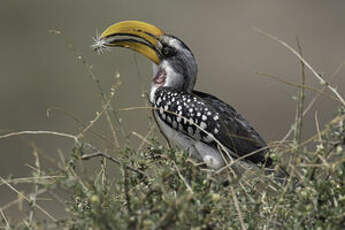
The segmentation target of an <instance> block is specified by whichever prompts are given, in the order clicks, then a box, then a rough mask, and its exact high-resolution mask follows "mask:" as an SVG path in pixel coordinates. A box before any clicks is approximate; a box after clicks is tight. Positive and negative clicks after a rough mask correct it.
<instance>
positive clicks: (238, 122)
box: [193, 90, 272, 167]
mask: <svg viewBox="0 0 345 230" xmlns="http://www.w3.org/2000/svg"><path fill="white" fill-rule="evenodd" d="M193 94H194V95H196V96H198V97H199V98H201V99H202V100H203V101H205V103H207V104H208V105H210V106H212V108H214V109H215V111H217V112H218V113H219V114H220V119H221V121H222V124H223V125H225V126H226V128H227V132H228V135H227V136H228V137H229V138H224V137H223V138H222V137H221V138H222V144H223V145H225V146H226V147H228V148H229V149H230V150H231V151H233V152H235V153H237V154H238V155H240V156H243V155H248V154H249V155H248V157H246V159H247V160H249V161H251V162H253V163H256V164H257V163H262V164H264V165H265V166H266V167H269V166H271V164H272V159H271V158H270V157H269V156H267V154H268V152H269V149H268V148H267V145H266V143H265V141H264V140H263V139H262V137H261V136H260V135H259V133H257V132H256V131H255V129H254V128H253V127H252V126H251V125H250V124H249V122H248V121H247V120H246V119H245V118H244V117H243V116H242V115H241V114H239V113H238V112H237V111H236V110H235V109H234V108H233V107H232V106H230V105H228V104H226V103H225V102H223V101H222V100H220V99H218V98H217V97H215V96H212V95H210V94H207V93H203V92H199V91H196V90H194V91H193ZM259 149H262V151H259V152H257V153H255V154H250V153H253V152H255V151H258V150H259Z"/></svg>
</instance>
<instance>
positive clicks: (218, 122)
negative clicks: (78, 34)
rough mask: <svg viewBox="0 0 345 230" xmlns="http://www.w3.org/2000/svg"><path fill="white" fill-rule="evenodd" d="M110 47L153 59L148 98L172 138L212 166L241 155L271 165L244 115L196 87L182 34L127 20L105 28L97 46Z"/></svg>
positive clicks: (193, 66)
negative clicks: (169, 32) (180, 35)
mask: <svg viewBox="0 0 345 230" xmlns="http://www.w3.org/2000/svg"><path fill="white" fill-rule="evenodd" d="M119 36H130V37H131V38H127V39H126V38H121V39H120V38H119ZM138 38H139V39H138ZM106 46H121V47H126V48H130V49H133V50H135V51H137V52H139V53H141V54H143V55H144V56H146V57H148V58H149V59H150V60H151V61H152V62H153V63H154V64H153V66H154V68H153V79H152V87H151V92H150V98H149V100H150V102H151V104H152V106H153V114H154V117H155V120H156V121H157V124H158V126H159V127H160V129H161V131H162V133H163V134H164V136H165V137H166V138H168V140H169V142H170V143H172V144H174V145H176V146H178V147H180V148H181V149H183V150H185V151H186V152H189V153H190V154H191V155H192V156H193V157H194V158H196V159H198V160H200V161H202V162H205V163H206V165H207V166H208V167H209V168H212V169H220V168H222V167H224V166H227V164H228V163H230V162H231V161H232V160H233V159H238V158H240V160H243V161H246V162H249V163H253V164H262V165H264V166H265V167H270V166H271V164H272V160H271V158H270V157H269V155H268V152H269V150H268V148H267V146H266V143H265V142H264V140H263V139H262V138H261V136H260V135H259V134H258V133H257V132H256V131H255V130H254V128H253V127H252V126H251V125H250V124H249V122H248V121H246V120H245V119H244V117H243V116H242V115H240V114H239V113H238V112H237V111H236V110H235V109H234V108H233V107H231V106H230V105H228V104H226V103H225V102H223V101H222V100H220V99H218V98H217V97H215V96H212V95H209V94H207V93H203V92H199V91H195V90H193V89H194V85H195V81H196V77H197V63H196V60H195V57H194V55H193V54H192V52H191V50H190V49H189V48H188V47H187V46H186V45H185V44H184V43H183V42H182V41H181V40H180V39H178V38H176V37H175V36H172V35H167V34H165V33H164V32H163V31H162V30H160V29H159V28H157V27H155V26H153V25H150V24H147V23H143V22H139V21H125V22H120V23H117V24H114V25H112V26H110V27H109V28H108V29H107V30H106V31H104V32H103V34H102V35H101V37H100V38H99V39H98V40H97V44H96V48H103V47H106Z"/></svg>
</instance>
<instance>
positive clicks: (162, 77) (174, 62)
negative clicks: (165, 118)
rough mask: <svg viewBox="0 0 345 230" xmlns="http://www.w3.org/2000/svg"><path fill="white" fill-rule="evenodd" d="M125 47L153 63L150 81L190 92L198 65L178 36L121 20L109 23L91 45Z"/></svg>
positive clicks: (139, 22)
mask: <svg viewBox="0 0 345 230" xmlns="http://www.w3.org/2000/svg"><path fill="white" fill-rule="evenodd" d="M93 47H94V48H95V49H96V50H98V51H102V50H103V49H104V48H107V47H125V48H129V49H132V50H134V51H136V52H138V53H141V54H142V55H144V56H145V57H147V58H149V59H150V60H151V61H152V62H153V63H154V65H153V66H154V68H153V79H152V84H153V86H154V87H156V88H157V87H162V86H169V87H173V88H176V89H180V90H184V91H188V92H190V91H191V90H192V89H193V87H194V85H195V80H196V75H197V64H196V60H195V58H194V56H193V54H192V52H191V50H190V49H189V48H188V47H187V46H186V45H185V44H184V43H183V42H182V41H181V40H180V39H178V38H177V37H175V36H172V35H168V34H165V33H164V32H163V31H162V30H161V29H159V28H158V27H156V26H153V25H151V24H148V23H145V22H141V21H123V22H119V23H116V24H113V25H111V26H109V27H108V28H107V29H106V30H105V31H104V32H103V33H102V34H101V35H100V36H99V37H98V38H96V41H95V44H94V46H93Z"/></svg>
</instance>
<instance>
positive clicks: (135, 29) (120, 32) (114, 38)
mask: <svg viewBox="0 0 345 230" xmlns="http://www.w3.org/2000/svg"><path fill="white" fill-rule="evenodd" d="M163 34H164V32H163V31H162V30H161V29H159V28H158V27H156V26H154V25H151V24H149V23H146V22H141V21H123V22H119V23H115V24H113V25H111V26H109V27H108V28H107V29H106V30H105V31H104V32H103V33H102V34H101V36H100V37H99V38H98V41H97V43H99V44H100V45H99V46H100V47H104V46H105V47H115V46H119V47H125V48H129V49H132V50H134V51H136V52H138V53H141V54H142V55H144V56H145V57H147V58H149V59H150V60H151V61H152V62H154V63H156V64H159V62H160V58H159V52H158V50H157V45H158V43H159V38H160V37H161V36H162V35H163ZM121 36H127V37H130V38H119V37H121ZM137 39H139V40H137ZM96 48H97V47H96Z"/></svg>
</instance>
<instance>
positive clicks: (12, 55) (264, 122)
mask: <svg viewBox="0 0 345 230" xmlns="http://www.w3.org/2000/svg"><path fill="white" fill-rule="evenodd" d="M344 12H345V1H344V0H330V1H324V0H302V1H301V0H291V1H287V0H262V1H254V0H227V1H225V0H223V1H196V0H194V1H191V0H189V1H153V0H145V1H141V0H135V1H126V0H102V1H84V0H73V1H70V0H55V1H52V0H51V1H43V0H26V1H20V0H2V2H1V7H0V31H1V36H0V133H1V134H4V133H6V132H8V131H14V130H55V131H61V132H68V133H77V130H76V125H75V123H74V122H73V121H72V120H71V119H70V118H68V117H67V116H65V115H64V114H63V113H61V112H58V111H53V112H52V114H51V116H50V117H49V118H48V117H47V116H46V110H47V109H48V108H49V107H52V106H58V107H61V108H63V109H64V110H65V111H68V112H70V113H73V114H74V115H76V116H77V117H78V118H79V119H80V120H82V121H85V122H86V121H89V120H92V119H93V118H94V117H95V114H96V111H100V110H101V109H100V100H99V94H98V91H97V88H96V85H95V83H94V82H93V81H92V80H90V78H89V76H88V72H87V69H86V68H85V65H83V64H82V63H81V62H80V60H78V58H77V56H78V55H82V56H83V57H84V58H85V59H86V60H87V61H88V63H90V64H92V65H93V70H94V72H95V73H96V76H97V77H98V79H100V81H101V85H102V86H103V87H104V88H105V90H106V92H107V91H108V89H109V88H110V86H111V84H112V83H113V82H114V78H113V76H114V75H115V73H116V72H117V71H118V72H120V74H121V80H122V82H123V86H122V87H121V89H120V91H119V92H118V96H117V97H116V99H115V101H114V102H113V106H114V107H115V108H124V107H130V106H142V105H144V100H143V98H141V95H142V93H143V92H144V90H148V89H149V87H150V78H151V64H150V63H149V62H148V61H147V60H146V59H145V58H143V57H142V56H139V55H136V54H134V53H133V52H131V51H128V50H125V49H113V50H112V51H111V52H107V53H106V54H104V55H101V56H99V55H97V54H96V53H95V52H94V51H93V50H92V49H90V45H91V44H92V37H93V36H94V35H95V34H96V30H98V31H102V30H104V29H105V28H106V27H107V26H108V25H110V24H112V23H114V22H118V21H121V20H126V19H137V20H143V21H146V22H149V23H152V24H154V25H157V26H159V27H160V28H162V29H163V30H165V31H166V32H169V33H171V34H174V35H176V36H178V37H180V38H181V39H182V40H184V41H185V42H186V43H187V44H188V45H189V47H190V48H191V49H192V50H193V51H194V54H195V56H196V57H197V60H198V63H199V78H198V81H197V85H196V88H197V89H199V90H202V91H207V92H209V93H212V94H215V95H217V96H218V97H220V98H222V99H223V100H225V101H226V102H228V103H230V104H232V105H233V106H234V107H236V108H237V109H238V110H239V111H240V112H241V113H242V114H243V115H244V116H245V117H246V118H247V119H248V120H249V121H250V122H251V123H252V124H253V125H254V127H255V128H256V129H257V130H258V131H259V132H260V133H261V134H262V136H263V137H264V138H265V139H266V140H267V142H271V141H275V140H279V139H281V138H282V137H283V136H284V135H285V134H286V132H287V131H288V129H289V128H290V126H291V125H292V122H293V120H294V114H295V107H296V101H295V100H293V97H294V96H295V95H297V89H296V88H292V87H289V86H287V85H284V84H282V83H279V82H277V81H274V80H272V79H267V78H263V77H260V76H258V75H257V74H256V72H264V73H269V74H272V75H276V76H279V77H281V78H284V79H285V80H289V81H294V82H296V81H300V64H299V62H298V60H297V59H296V58H295V57H294V56H293V55H292V54H291V53H290V52H289V51H287V50H286V49H284V48H282V47H281V46H280V45H279V44H278V43H276V42H274V41H272V40H270V39H268V38H266V37H264V36H263V35H261V34H258V33H257V32H255V31H254V30H253V29H252V27H253V26H256V27H258V28H261V29H263V30H264V31H266V32H269V33H271V34H273V35H275V36H278V37H279V38H281V39H282V40H284V41H286V42H288V43H289V44H291V45H292V46H293V47H296V40H295V39H296V36H298V37H299V39H300V41H301V44H302V47H303V50H304V55H305V57H306V59H307V60H308V61H309V62H310V63H311V64H312V66H313V67H315V68H316V70H317V71H319V72H320V73H324V74H325V78H326V79H328V77H329V76H330V75H331V74H332V73H333V72H334V71H335V69H336V68H337V67H338V66H339V65H340V64H341V63H342V62H344V60H345V45H344V43H345V13H344ZM50 30H58V31H61V34H60V35H57V34H54V33H53V34H52V33H49V31H50ZM71 45H72V46H73V48H70V46H71ZM73 50H77V51H73ZM344 74H345V70H342V71H340V73H339V74H338V76H337V78H336V80H335V82H334V85H337V86H338V88H339V91H340V92H341V93H344V90H343V88H344V86H345V85H344V83H345V82H344V77H343V76H344ZM307 84H308V85H311V86H314V87H319V82H318V81H317V80H316V79H315V78H314V76H312V75H311V74H310V72H307ZM313 95H314V94H313V93H310V92H309V91H307V98H306V101H307V102H308V101H310V99H311V98H312V96H313ZM315 111H317V112H318V118H319V121H320V123H321V124H324V123H325V122H327V121H328V120H329V119H331V118H332V116H333V115H334V114H335V111H336V103H335V102H334V101H332V100H330V99H328V98H325V97H322V98H321V99H320V100H318V102H317V104H316V105H315V107H314V110H312V111H311V112H310V113H309V115H308V116H307V117H306V121H305V123H304V133H303V136H304V138H307V137H309V136H311V135H313V134H314V133H315V121H314V114H315ZM121 117H122V118H123V121H124V125H125V127H126V129H127V130H128V131H137V132H138V133H141V134H145V133H146V132H147V129H148V125H147V124H148V122H147V112H146V111H142V110H137V111H131V112H122V113H121ZM103 128H104V130H105V129H106V128H107V124H106V123H105V122H103V123H102V122H101V123H100V124H98V126H97V128H96V131H97V132H100V133H103V134H106V135H110V134H109V132H108V131H104V132H103ZM134 139H135V138H134ZM32 143H34V144H35V145H36V146H37V147H38V148H39V149H40V151H41V152H44V153H45V154H46V155H49V156H50V157H52V158H53V159H57V158H58V157H57V155H58V154H57V153H58V151H59V150H61V151H62V152H64V153H65V154H68V153H69V152H70V150H71V147H72V144H73V143H72V142H71V141H70V140H66V139H64V138H59V137H52V136H21V137H12V138H8V139H3V140H0V153H1V159H0V176H1V177H8V176H9V175H13V176H14V177H24V176H27V175H29V173H31V169H30V168H29V167H27V166H26V164H27V163H29V164H33V156H32V147H31V144H32ZM49 165H50V163H49V161H47V162H46V163H45V165H44V166H45V167H49ZM0 194H1V195H0V206H2V205H4V204H6V203H7V202H9V201H10V200H11V199H14V198H15V197H16V194H15V193H13V192H12V191H11V190H9V189H8V188H7V187H5V186H4V185H2V186H1V187H0Z"/></svg>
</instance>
